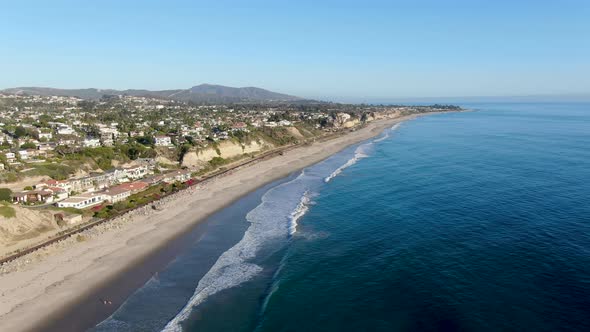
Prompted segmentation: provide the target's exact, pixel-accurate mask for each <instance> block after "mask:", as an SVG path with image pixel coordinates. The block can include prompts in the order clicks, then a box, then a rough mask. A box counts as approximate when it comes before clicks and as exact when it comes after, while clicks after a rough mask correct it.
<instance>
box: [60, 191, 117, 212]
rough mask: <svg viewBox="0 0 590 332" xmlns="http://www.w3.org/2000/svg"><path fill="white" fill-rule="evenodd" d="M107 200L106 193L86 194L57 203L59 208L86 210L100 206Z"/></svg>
mask: <svg viewBox="0 0 590 332" xmlns="http://www.w3.org/2000/svg"><path fill="white" fill-rule="evenodd" d="M105 200H106V195H105V194H104V193H84V194H80V195H77V196H72V197H70V198H66V199H64V200H63V201H59V202H57V207H62V208H69V207H71V208H75V209H85V208H88V207H91V206H94V205H98V204H100V203H102V202H104V201H105Z"/></svg>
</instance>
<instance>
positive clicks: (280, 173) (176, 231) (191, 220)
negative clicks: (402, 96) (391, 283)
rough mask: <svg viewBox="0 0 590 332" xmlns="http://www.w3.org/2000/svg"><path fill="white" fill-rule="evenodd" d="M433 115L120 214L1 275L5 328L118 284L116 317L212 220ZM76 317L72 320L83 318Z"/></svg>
mask: <svg viewBox="0 0 590 332" xmlns="http://www.w3.org/2000/svg"><path fill="white" fill-rule="evenodd" d="M428 114H438V113H427V114H416V115H410V116H403V117H398V118H393V119H385V120H377V121H374V122H371V123H369V124H368V125H367V126H365V127H363V128H360V129H358V130H356V131H354V132H351V133H348V134H346V135H343V136H339V137H337V138H333V139H330V140H327V141H323V142H321V143H314V144H312V145H309V146H301V147H297V148H294V149H292V150H289V151H288V152H287V153H285V154H284V155H282V156H276V157H273V158H270V159H267V160H262V161H260V162H258V163H254V164H253V165H249V166H247V167H244V168H242V169H238V170H236V171H235V172H232V174H229V175H226V176H224V177H220V178H215V179H212V180H211V181H209V182H208V183H206V184H204V185H198V186H196V187H194V188H191V189H188V190H186V191H182V192H180V193H177V194H175V195H173V196H171V197H169V198H167V199H166V200H165V201H164V202H162V209H161V210H152V209H149V208H145V209H143V210H142V211H139V212H138V213H135V214H134V215H133V216H122V217H120V219H122V220H121V221H120V222H119V223H117V221H115V222H114V223H113V224H111V225H109V226H110V229H112V228H117V230H116V231H106V232H104V233H103V234H101V235H100V236H97V237H94V238H91V239H89V240H88V241H81V242H78V243H73V244H72V245H70V246H69V247H68V248H62V250H61V251H59V250H58V252H55V253H52V254H51V255H49V254H48V255H47V256H46V257H45V258H44V261H43V262H35V263H33V264H27V265H25V266H24V268H22V269H20V270H18V271H14V272H11V273H7V274H3V275H0V297H1V298H2V301H1V304H0V329H2V330H10V331H27V330H39V329H43V330H45V327H48V326H51V325H52V323H53V322H55V321H56V320H64V318H63V317H66V316H68V315H69V313H70V312H71V309H72V308H75V307H76V306H77V304H80V303H83V301H85V300H86V301H87V299H88V297H89V296H90V295H91V294H95V293H96V290H98V289H101V288H104V287H105V286H106V285H111V288H113V286H116V287H115V288H120V290H119V291H118V292H117V293H118V294H122V296H121V297H122V299H118V300H117V302H114V303H113V305H112V306H111V307H105V310H104V311H101V312H96V313H92V314H95V315H96V316H97V317H96V318H97V320H98V321H100V320H102V319H104V318H106V317H108V316H109V315H110V314H111V313H112V312H113V311H115V310H116V309H117V307H118V306H119V305H120V304H121V303H122V301H124V299H125V298H126V296H125V294H127V295H128V294H130V293H131V292H133V291H134V290H135V289H137V288H138V287H141V286H142V285H143V283H144V282H145V281H146V279H145V276H148V278H149V275H150V271H149V270H148V271H144V272H143V273H141V271H142V268H143V270H145V266H146V262H147V261H150V262H151V264H149V265H151V266H152V267H153V266H154V264H155V265H156V266H160V267H164V266H165V265H166V264H167V262H169V261H170V260H172V259H173V258H174V256H175V253H177V252H178V251H179V250H180V249H181V248H182V240H180V241H176V240H177V239H181V238H182V236H183V234H187V233H191V232H192V231H193V230H194V228H195V226H196V225H198V224H199V223H201V222H202V221H203V220H205V219H206V218H207V217H208V216H210V215H212V214H213V213H215V212H217V211H219V210H221V209H223V208H224V207H226V206H227V205H229V204H231V203H233V202H235V201H236V200H238V199H239V198H241V197H243V196H244V195H246V194H248V193H250V192H252V191H254V190H256V189H258V188H260V187H262V186H264V185H266V184H268V183H271V182H273V181H276V180H278V179H281V178H284V177H286V176H288V175H289V174H291V173H293V172H295V171H298V170H300V169H302V168H305V167H307V166H309V165H312V164H315V163H317V162H320V161H321V160H323V159H325V158H327V157H329V156H330V155H332V154H335V153H337V152H339V151H341V150H342V149H344V148H346V147H348V146H350V145H352V144H356V143H359V142H361V141H364V140H367V139H369V138H371V137H374V136H376V135H378V134H379V133H381V132H382V131H383V130H384V129H386V128H388V127H391V126H392V125H394V124H396V123H400V122H403V121H406V120H410V119H414V118H416V117H418V116H422V115H428ZM175 245H176V247H175ZM166 248H167V249H166ZM170 248H172V249H170ZM174 248H176V249H174ZM162 249H164V250H162ZM23 259H25V257H23ZM132 271H134V272H132ZM129 273H135V274H139V275H140V276H139V277H138V278H137V279H136V280H135V281H134V282H131V283H119V282H118V281H120V280H123V279H122V278H121V276H123V275H128V274H129ZM141 275H144V278H143V279H142V277H141ZM128 279H129V278H128ZM68 309H70V310H69V311H68ZM33 312H34V313H35V314H34V315H33V314H31V313H33ZM70 317H71V316H70ZM70 317H68V318H66V319H73V320H75V319H76V318H70ZM74 317H75V316H74ZM72 329H74V327H73V326H72ZM62 330H63V329H62Z"/></svg>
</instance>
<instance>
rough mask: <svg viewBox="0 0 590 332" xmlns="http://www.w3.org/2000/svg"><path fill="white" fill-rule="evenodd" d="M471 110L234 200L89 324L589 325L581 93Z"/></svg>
mask: <svg viewBox="0 0 590 332" xmlns="http://www.w3.org/2000/svg"><path fill="white" fill-rule="evenodd" d="M464 106H465V107H467V108H471V109H474V110H476V111H474V112H464V113H448V114H438V115H431V116H426V117H422V118H419V119H417V120H413V121H409V122H405V123H403V124H401V125H400V126H396V127H395V128H392V129H391V130H388V131H386V132H385V133H384V134H383V135H382V136H381V137H379V138H377V139H372V140H370V141H367V142H364V143H362V144H359V145H357V146H353V147H351V148H349V149H347V150H345V151H343V152H341V153H339V154H337V155H334V156H332V157H331V158H329V159H327V160H325V161H324V162H322V163H319V164H317V165H314V166H311V167H309V168H307V169H305V170H303V172H301V173H297V174H294V175H293V176H292V177H290V178H288V179H285V180H283V181H280V182H277V183H275V184H273V185H270V186H268V187H267V188H265V189H264V190H262V191H259V192H258V193H254V194H253V196H251V197H250V198H248V199H247V200H248V202H249V203H248V204H245V203H241V204H237V205H235V206H232V207H229V208H228V209H226V210H225V211H223V215H221V216H218V217H217V219H216V220H217V221H216V220H213V221H211V224H212V225H215V224H216V222H218V223H220V224H223V225H225V226H224V227H229V228H230V229H233V228H231V227H230V226H227V225H232V223H229V222H228V221H232V222H233V223H234V224H235V225H240V226H239V227H241V228H240V229H241V231H240V232H242V231H244V230H245V232H244V233H243V234H244V235H243V237H242V238H241V239H239V238H236V240H235V241H231V243H226V244H225V246H226V248H223V250H220V248H219V247H218V248H217V249H216V250H215V251H214V252H218V253H217V254H216V256H215V257H216V259H211V258H209V259H208V260H207V261H206V262H204V261H203V259H202V257H201V260H196V258H195V257H200V255H199V254H198V252H202V251H199V250H197V249H198V247H199V246H202V243H201V242H200V241H196V242H195V247H194V248H193V249H192V250H189V251H188V252H187V253H184V254H183V255H181V256H179V257H178V258H177V260H176V261H175V262H173V264H171V265H170V267H169V269H168V270H167V271H162V273H160V277H159V279H160V281H159V283H164V284H166V287H162V286H158V283H155V282H151V283H148V285H146V287H144V288H143V289H141V290H139V291H138V292H137V293H136V294H135V295H134V296H132V297H131V298H130V300H129V301H128V303H126V305H124V306H123V307H122V308H121V309H119V310H118V311H117V312H116V313H115V314H114V315H113V317H112V318H110V319H109V320H107V321H105V322H104V323H103V324H102V325H101V326H99V327H98V330H114V329H116V330H145V331H159V330H162V329H164V330H166V331H181V330H185V331H499V330H500V331H585V330H586V331H587V330H590V183H589V180H590V104H582V103H559V104H557V103H554V104H551V103H545V104H524V103H520V104H502V103H495V104H470V105H464ZM236 227H237V226H236ZM228 232H229V231H228ZM234 237H235V235H234ZM230 247H231V248H230ZM197 261H198V262H199V264H200V265H199V268H198V269H197V268H196V267H195V265H196V264H195V262H197ZM195 270H199V271H200V272H198V273H196V272H195ZM170 294H173V296H169V295H170ZM168 298H170V299H168ZM139 299H141V300H139ZM146 303H152V304H154V303H155V304H157V305H152V306H148V305H146ZM162 312H165V314H160V315H157V313H162ZM145 321H149V324H147V323H145ZM139 322H143V323H139Z"/></svg>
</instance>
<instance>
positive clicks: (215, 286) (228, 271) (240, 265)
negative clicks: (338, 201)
mask: <svg viewBox="0 0 590 332" xmlns="http://www.w3.org/2000/svg"><path fill="white" fill-rule="evenodd" d="M306 187H307V186H306V178H305V172H302V173H301V174H300V175H299V176H298V177H297V178H295V179H293V180H291V181H289V182H286V183H283V184H281V185H278V186H277V187H274V188H272V189H270V190H269V191H268V192H266V193H265V194H264V195H263V196H262V203H261V204H260V205H258V206H257V207H256V208H254V209H253V210H252V211H250V212H249V213H248V214H247V216H246V219H247V220H248V221H249V222H250V226H249V227H248V229H247V230H246V233H245V234H244V237H243V238H242V240H240V242H238V243H237V244H236V245H235V246H233V247H232V248H230V249H229V250H227V251H226V252H224V253H223V254H222V255H221V256H220V257H219V259H218V260H217V262H215V264H214V265H213V267H211V269H210V270H209V271H208V272H207V274H206V275H205V276H204V277H203V278H202V279H201V280H200V281H199V283H198V285H197V288H196V289H195V292H194V293H193V296H192V297H191V299H190V300H189V301H188V303H187V304H186V305H185V306H184V308H183V309H182V310H181V311H180V313H179V314H178V315H177V316H176V317H174V319H172V320H171V321H169V322H168V324H167V325H166V326H165V327H164V329H163V331H166V332H172V331H182V326H181V323H182V322H183V321H184V320H186V319H187V318H188V317H189V316H190V314H191V312H192V311H193V309H194V308H195V307H196V306H198V305H200V304H201V303H203V302H204V301H205V300H206V299H207V298H209V297H210V296H212V295H214V294H216V293H218V292H220V291H222V290H225V289H228V288H232V287H235V286H238V285H240V284H242V283H244V282H246V281H248V280H250V279H252V278H253V277H254V276H256V275H257V274H258V273H260V272H261V271H262V267H260V266H258V265H256V264H254V263H252V262H251V260H252V259H253V258H255V256H256V253H257V252H258V251H259V249H260V248H262V246H264V245H265V244H267V243H269V242H271V241H273V240H276V239H281V238H283V239H284V238H287V237H289V236H291V235H293V234H294V233H295V232H296V229H297V220H299V218H301V216H303V215H304V214H305V213H306V212H307V210H308V205H309V202H310V198H309V197H310V194H309V191H308V190H307V189H305V188H306Z"/></svg>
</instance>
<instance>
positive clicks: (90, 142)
mask: <svg viewBox="0 0 590 332" xmlns="http://www.w3.org/2000/svg"><path fill="white" fill-rule="evenodd" d="M82 145H84V147H87V148H97V147H99V146H100V140H99V139H98V138H86V139H85V140H84V141H83V142H82Z"/></svg>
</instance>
